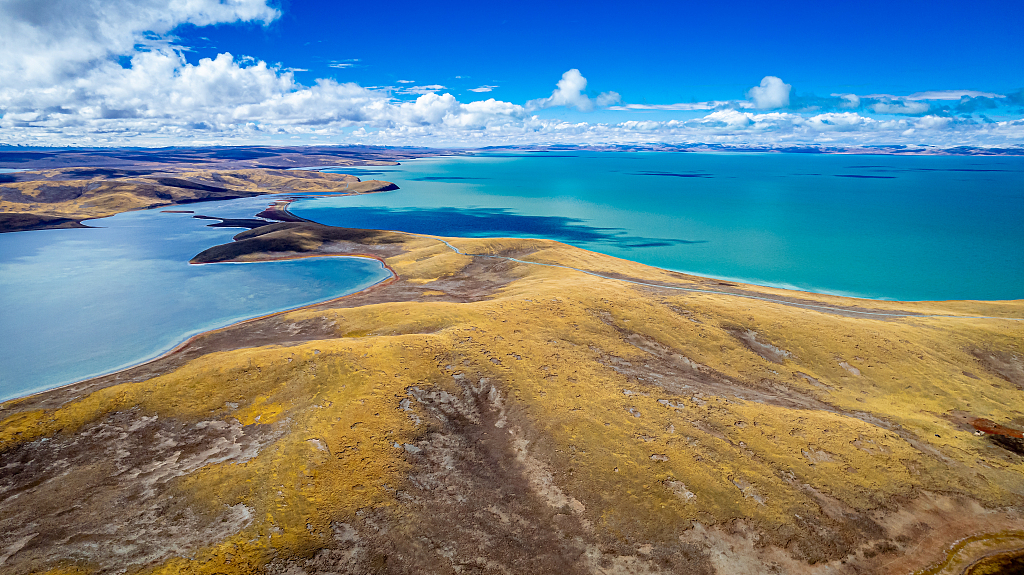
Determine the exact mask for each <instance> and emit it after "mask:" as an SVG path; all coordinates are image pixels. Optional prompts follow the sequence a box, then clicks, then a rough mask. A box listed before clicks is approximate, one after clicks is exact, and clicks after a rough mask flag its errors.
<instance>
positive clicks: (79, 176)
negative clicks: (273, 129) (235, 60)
mask: <svg viewBox="0 0 1024 575" xmlns="http://www.w3.org/2000/svg"><path fill="white" fill-rule="evenodd" d="M110 171H111V170H99V171H98V172H99V173H98V175H91V174H92V172H97V170H83V169H81V168H61V169H54V170H42V171H38V172H23V173H20V174H18V178H20V179H22V180H23V181H16V182H10V183H3V184H0V213H6V214H34V215H37V216H45V217H49V218H67V219H71V220H78V221H81V220H84V219H91V218H103V217H107V216H112V215H114V214H117V213H120V212H125V211H129V210H140V209H146V208H152V207H157V206H166V205H173V204H182V203H189V202H195V201H200V200H216V199H228V198H237V197H246V196H255V195H260V194H270V193H287V192H303V193H365V192H370V191H379V190H380V189H381V188H382V187H384V184H385V183H383V182H377V181H375V180H372V181H367V182H360V181H359V179H358V178H356V177H354V176H349V175H344V174H329V173H320V172H316V171H307V170H267V169H240V170H184V171H174V172H165V173H161V172H156V173H148V174H145V175H130V174H129V175H121V176H120V177H109V175H107V173H108V172H110ZM68 178H74V179H68Z"/></svg>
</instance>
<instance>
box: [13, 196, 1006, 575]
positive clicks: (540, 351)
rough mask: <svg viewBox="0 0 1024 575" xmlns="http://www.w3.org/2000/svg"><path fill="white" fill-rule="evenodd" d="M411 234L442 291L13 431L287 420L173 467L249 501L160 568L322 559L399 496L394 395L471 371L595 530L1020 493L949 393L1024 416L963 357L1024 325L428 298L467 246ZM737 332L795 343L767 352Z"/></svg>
mask: <svg viewBox="0 0 1024 575" xmlns="http://www.w3.org/2000/svg"><path fill="white" fill-rule="evenodd" d="M257 183H258V182H257ZM450 241H451V242H452V243H453V244H454V245H456V246H457V247H458V248H459V249H460V250H462V251H463V252H465V253H471V254H484V253H488V254H510V255H513V256H515V257H520V258H524V259H528V260H533V261H540V262H547V263H559V264H562V265H568V266H572V267H580V268H586V269H589V270H594V271H597V272H599V273H604V274H619V275H621V276H628V277H632V278H640V279H643V280H644V281H661V282H673V283H675V284H676V285H690V286H693V287H698V288H702V289H714V284H713V283H709V282H705V281H704V280H702V279H700V278H694V277H688V276H681V275H680V274H674V273H671V272H666V271H663V270H657V269H652V268H649V267H646V266H642V265H640V264H635V263H632V262H628V261H624V260H618V259H615V258H611V257H607V256H602V255H598V254H593V253H590V252H585V251H583V250H578V249H575V248H570V247H568V246H564V245H561V244H557V243H555V242H545V241H536V240H472V239H452V240H450ZM406 248H407V251H406V252H405V253H403V254H402V255H399V256H396V257H393V258H389V259H388V260H387V262H388V264H389V265H390V266H391V267H392V268H393V269H394V270H396V272H397V273H398V274H399V276H400V277H401V278H402V279H403V280H405V281H407V282H410V283H412V284H413V285H422V286H423V287H424V288H426V289H428V290H429V291H425V292H424V297H423V298H422V299H419V300H413V301H398V302H388V303H378V304H373V305H364V306H360V307H352V308H333V309H326V310H324V309H305V310H299V311H295V312H291V313H289V314H286V315H285V316H284V319H285V320H287V321H293V322H299V321H302V320H307V319H314V318H325V319H327V320H330V321H333V322H334V326H335V328H334V329H335V331H336V334H335V335H336V336H337V337H336V338H331V339H324V340H320V341H314V342H307V343H302V344H297V345H287V346H267V347H260V348H250V349H241V350H236V351H229V352H219V353H212V354H208V355H205V356H203V357H200V358H198V359H196V360H193V361H191V362H189V363H188V364H186V365H185V366H183V367H181V368H180V369H178V370H176V371H174V372H172V373H168V374H165V375H161V376H159V377H155V378H153V379H150V380H148V381H145V382H141V383H126V384H121V385H117V386H113V387H108V388H105V389H101V390H99V391H96V392H94V393H92V394H90V395H88V396H87V397H83V398H81V399H80V400H77V401H75V402H72V403H69V404H67V405H64V406H62V407H60V408H58V409H55V410H52V411H46V412H45V413H44V412H42V411H35V412H27V413H20V414H16V415H13V416H11V417H9V418H8V419H6V420H4V421H3V422H0V450H7V449H10V448H11V447H12V446H14V445H17V444H20V443H22V442H25V441H29V440H32V439H34V438H38V437H42V436H48V435H51V434H54V433H65V434H67V433H74V432H76V430H78V429H80V428H81V427H82V426H83V425H85V424H87V423H89V422H92V421H96V420H97V419H99V418H100V417H102V416H103V415H104V414H107V413H112V412H115V411H119V410H127V409H130V408H138V409H140V410H141V411H142V412H143V413H145V414H157V415H160V416H161V417H172V418H178V419H181V420H186V421H198V420H200V419H208V418H210V417H218V418H223V419H225V420H230V419H238V420H239V421H240V422H241V423H243V424H252V423H260V424H273V425H276V426H279V427H280V428H281V429H282V430H283V435H282V436H281V437H280V439H278V440H277V441H276V442H274V443H273V444H271V445H270V446H268V447H266V448H264V449H263V451H262V452H261V453H260V454H259V455H258V456H257V457H256V458H254V459H252V460H250V461H248V462H247V463H244V464H233V463H222V464H216V465H209V466H207V467H204V468H201V469H199V470H197V471H195V472H194V473H192V474H191V475H189V476H187V477H186V478H185V480H184V481H183V482H182V483H181V485H180V490H181V492H182V493H183V494H186V495H187V496H188V497H189V498H191V500H192V501H194V503H195V505H196V506H197V507H199V508H205V509H209V510H215V509H219V508H221V507H222V506H224V505H233V504H235V503H244V504H245V505H246V506H248V507H249V508H250V509H252V510H253V516H254V520H253V521H252V522H251V523H250V524H249V525H248V526H247V527H245V528H244V529H243V531H242V532H240V533H237V534H236V535H234V536H233V537H231V538H229V539H228V540H226V541H222V542H217V543H216V544H213V545H211V546H210V547H208V548H206V549H205V550H202V551H201V552H200V553H199V554H197V555H196V556H195V557H194V558H185V557H176V558H172V559H170V560H169V561H168V562H166V563H165V564H163V565H160V566H157V567H154V568H152V569H151V570H150V571H147V572H152V573H171V572H174V573H179V572H185V573H197V574H198V573H244V572H251V571H252V570H254V569H256V568H257V567H258V566H260V565H263V564H265V563H266V562H267V561H269V560H270V559H271V558H273V557H287V556H309V555H310V554H312V553H313V552H314V550H316V549H317V548H318V547H320V546H321V545H322V544H323V543H324V541H326V540H327V539H328V538H329V537H330V531H331V524H332V522H340V521H346V520H349V519H350V518H351V517H353V514H355V513H356V512H357V510H359V509H369V508H378V509H379V508H391V509H392V510H393V512H394V513H397V514H401V513H403V511H402V508H401V503H400V502H399V501H398V500H396V498H395V492H396V490H399V489H401V488H402V485H403V482H405V481H406V478H407V475H408V469H409V466H410V463H409V461H408V459H407V458H406V456H405V451H404V450H403V449H402V447H401V446H402V445H404V444H405V443H408V442H410V441H413V440H415V438H416V437H418V434H420V433H422V432H421V431H420V428H419V427H418V426H417V425H416V423H415V421H414V420H413V419H412V418H411V417H410V415H415V414H417V413H418V414H419V416H420V417H424V414H423V413H421V412H417V404H416V402H412V403H411V406H410V410H411V411H405V410H403V409H401V406H400V402H402V400H403V399H406V398H408V397H409V394H408V389H409V388H410V387H412V386H416V387H419V388H421V389H446V390H450V391H451V392H452V393H456V392H457V391H458V388H457V386H456V385H455V383H453V375H458V374H463V375H465V376H466V377H471V378H480V377H486V378H488V380H490V381H493V382H496V383H497V385H498V387H499V388H500V390H501V393H502V394H504V396H505V397H507V398H508V401H509V403H510V404H511V405H513V406H514V409H515V413H516V414H517V417H518V418H519V421H521V422H528V428H529V434H530V440H531V444H530V445H531V447H530V449H531V451H532V452H533V453H535V456H536V457H538V458H540V459H541V460H542V461H543V462H544V463H545V465H547V466H548V467H549V468H550V469H551V470H552V472H553V473H554V476H555V477H556V478H557V479H556V482H557V483H558V485H559V487H560V488H561V489H562V490H563V491H564V492H565V493H566V494H568V495H571V496H572V497H574V498H575V499H577V500H579V501H580V502H582V503H583V505H584V506H585V508H586V510H585V512H584V513H585V516H586V517H587V518H588V519H589V520H590V521H591V522H592V523H593V525H594V528H595V529H599V530H604V531H606V532H610V533H615V534H619V536H621V537H624V538H627V539H630V540H634V539H643V540H652V541H658V540H667V539H670V538H672V537H675V534H677V532H678V525H680V524H685V523H686V522H687V521H690V520H698V521H701V522H702V523H704V524H713V523H722V522H725V521H728V520H730V519H734V518H748V519H750V520H752V521H755V522H756V524H757V525H760V526H761V527H762V528H763V529H765V530H766V531H768V532H780V533H782V531H779V530H780V529H782V530H783V531H784V528H786V526H790V525H792V524H793V522H794V519H793V518H794V516H797V517H804V518H814V517H823V516H824V515H827V514H828V513H829V512H830V511H829V509H833V510H838V511H836V512H838V513H843V512H846V511H854V510H855V511H864V510H869V509H874V508H877V507H879V506H882V505H886V504H887V503H888V502H890V501H893V500H894V498H898V497H902V496H909V495H911V494H913V493H915V492H918V491H920V490H929V491H942V492H956V493H962V494H964V495H968V496H970V497H972V498H975V499H977V500H978V501H980V502H982V503H983V504H984V505H987V506H1011V505H1012V506H1019V505H1021V503H1022V499H1021V494H1022V493H1024V480H1022V478H1024V465H1022V463H1021V459H1020V458H1019V457H1017V458H1013V457H1010V456H1007V455H1005V454H1004V453H1003V452H1001V451H999V450H998V449H996V448H993V447H992V446H990V445H989V444H988V443H987V442H986V441H985V440H984V438H980V437H976V436H975V435H973V434H972V433H971V432H970V430H965V429H962V428H961V427H959V426H958V425H957V424H956V423H955V422H953V421H952V420H951V419H950V418H948V417H947V415H948V414H949V413H950V412H952V411H954V410H957V411H964V412H969V413H971V414H973V415H975V416H977V417H985V418H988V419H991V420H993V421H996V422H1011V423H1012V422H1016V423H1017V424H1020V423H1021V422H1022V421H1024V419H1022V418H1024V411H1022V410H1024V401H1022V395H1021V393H1022V392H1021V390H1020V389H1018V388H1017V387H1016V386H1014V385H1013V384H1012V383H1010V382H1008V381H1006V380H1005V379H1002V378H1000V377H999V376H998V375H997V374H995V373H993V372H991V371H987V370H985V369H984V367H979V366H978V360H977V359H976V358H975V357H974V356H972V355H971V350H972V349H975V348H979V349H986V350H992V351H998V352H1005V353H1015V354H1024V323H1022V322H1020V321H1008V320H1002V319H966V318H957V317H910V318H908V317H901V318H889V317H884V316H879V317H877V318H872V317H865V316H859V317H851V316H848V315H841V314H837V313H829V312H825V311H815V310H812V309H807V308H801V307H794V306H789V305H783V304H780V303H774V302H768V301H761V300H756V299H746V298H740V297H735V296H731V295H722V294H708V293H689V292H681V291H670V290H659V289H653V288H647V287H642V286H637V285H632V284H629V283H625V282H622V281H617V280H613V279H601V278H598V277H595V276H592V275H586V274H583V273H581V272H579V271H573V270H569V269H565V268H559V267H543V266H529V265H523V264H511V263H510V264H508V269H507V270H506V273H507V276H508V282H507V283H506V284H505V285H504V287H501V288H500V289H499V290H498V291H497V293H494V294H492V295H491V296H490V297H487V298H484V299H481V300H480V301H475V302H470V303H455V302H451V301H438V300H434V299H431V298H432V297H436V296H440V295H444V294H445V293H446V291H445V290H446V288H445V287H444V286H443V285H440V283H441V282H440V281H439V280H443V279H445V278H452V277H454V276H456V275H458V274H460V273H464V270H465V267H466V266H467V265H468V264H469V263H470V262H471V261H472V258H470V257H467V256H462V255H458V254H455V253H454V252H453V251H451V250H450V249H448V248H447V247H446V246H444V245H443V244H441V243H440V242H436V241H434V240H432V239H425V238H421V239H416V240H410V242H409V243H408V244H407V246H406ZM522 254H527V255H522ZM741 287H744V288H745V289H748V290H750V292H751V293H754V292H756V293H757V294H758V295H759V296H763V297H799V298H801V299H802V300H806V301H809V302H817V303H820V304H827V305H842V306H851V305H853V306H860V307H861V308H865V309H866V308H870V309H874V310H903V311H910V312H916V313H921V314H926V315H945V316H956V315H972V316H982V315H984V316H997V315H998V316H1007V317H1009V316H1012V317H1018V318H1020V317H1024V302H1019V301H1018V302H992V303H987V302H949V303H944V302H938V303H937V302H921V303H895V302H874V301H870V302H865V301H854V300H850V299H846V298H839V297H833V296H821V295H814V294H797V293H794V292H786V291H784V290H773V289H767V288H755V287H752V286H741ZM737 330H739V331H745V330H749V331H751V332H754V333H755V334H756V337H757V339H758V341H761V342H764V343H766V344H770V345H772V346H775V347H776V348H778V349H780V350H782V351H784V352H786V353H788V354H789V355H788V357H785V359H784V360H783V361H782V362H781V363H775V362H772V361H769V360H768V359H765V358H764V357H762V356H761V355H759V354H758V353H756V352H755V351H753V350H752V349H751V348H750V347H749V346H748V345H745V344H744V342H743V341H741V340H740V339H739V338H738V337H737V336H736V333H737ZM644 346H647V347H646V348H644ZM652 346H653V347H657V348H658V349H662V350H664V353H662V354H661V355H662V356H663V357H661V358H660V359H659V358H656V357H654V356H653V355H652V353H651V352H650V349H651V348H652ZM645 349H646V350H645ZM665 357H670V358H671V357H674V358H676V359H674V360H673V361H676V363H675V364H674V365H676V366H679V365H690V366H694V365H697V366H698V368H693V369H706V370H708V371H707V372H708V373H712V372H713V373H715V374H717V375H716V376H715V377H718V378H719V380H720V385H718V384H715V385H703V386H702V385H700V384H697V383H693V382H688V381H682V383H681V384H678V385H675V384H673V385H672V386H670V385H666V384H665V382H659V381H656V380H653V379H652V380H649V381H639V380H636V379H634V378H631V377H630V376H629V375H628V369H627V368H628V367H631V366H632V367H635V366H644V365H648V364H651V365H653V364H656V363H657V362H659V361H668V360H666V359H665ZM679 358H684V359H679ZM684 360H685V361H684ZM686 361H688V362H690V363H689V364H687V363H686ZM680 362H681V363H680ZM622 366H626V367H625V368H623V367H622ZM699 366H703V368H700V367H699ZM617 368H620V369H618V370H617ZM680 369H682V368H680ZM965 372H971V374H970V375H968V374H966V373H965ZM716 385H717V387H716ZM736 390H740V391H743V390H745V391H743V393H746V395H745V396H744V397H747V399H743V398H742V397H741V396H743V393H739V394H738V393H737V392H736ZM775 397H782V398H786V397H796V398H803V401H805V403H806V405H802V406H801V405H791V404H788V403H786V402H785V401H782V400H776V399H772V398H775ZM524 425H526V423H524ZM211 512H212V511H211ZM781 536H782V535H780V537H781Z"/></svg>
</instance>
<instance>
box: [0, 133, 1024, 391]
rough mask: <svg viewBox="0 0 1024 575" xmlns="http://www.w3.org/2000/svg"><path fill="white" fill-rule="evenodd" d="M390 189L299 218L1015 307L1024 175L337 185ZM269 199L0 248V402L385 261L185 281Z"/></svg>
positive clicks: (576, 169)
mask: <svg viewBox="0 0 1024 575" xmlns="http://www.w3.org/2000/svg"><path fill="white" fill-rule="evenodd" d="M332 171H337V172H344V173H352V174H355V175H358V176H360V177H361V178H363V179H372V178H376V179H383V180H389V181H393V182H395V183H397V184H398V185H399V186H400V187H401V189H400V190H397V191H394V192H387V193H379V194H368V195H361V196H335V197H306V198H303V199H300V200H298V201H296V202H295V203H294V204H292V206H291V210H292V212H293V213H295V214H297V215H300V216H302V217H306V218H309V219H311V220H314V221H317V222H320V223H324V224H330V225H337V226H345V227H356V228H376V229H390V230H401V231H408V232H415V233H426V234H433V235H442V236H472V237H488V236H491V237H500V236H515V237H538V238H550V239H555V240H560V241H563V242H567V243H570V244H573V245H576V246H580V247H583V248H586V249H590V250H594V251H598V252H602V253H606V254H611V255H614V256H618V257H623V258H628V259H632V260H636V261H640V262H643V263H647V264H650V265H654V266H659V267H663V268H668V269H673V270H678V271H682V272H690V273H695V274H699V275H706V276H712V277H718V278H723V279H732V280H739V281H745V282H751V283H757V284H763V285H771V286H779V287H792V288H798V289H803V290H810V291H817V292H826V293H837V294H844V295H854V296H859V297H868V298H880V299H897V300H936V299H1018V298H1024V257H1022V253H1024V158H1014V157H938V156H930V157H929V156H917V157H913V156H908V157H902V156H846V155H798V154H788V155H783V154H737V153H734V154H689V153H626V152H622V153H619V152H571V153H569V152H561V153H520V154H484V155H478V156H473V157H465V156H463V157H440V158H426V159H419V160H413V161H409V162H406V163H405V164H404V165H402V166H396V167H386V168H363V169H354V168H344V169H337V170H332ZM277 197H278V196H262V197H257V198H247V199H240V200H228V201H220V202H204V203H199V204H190V205H188V206H185V207H178V208H164V209H155V210H145V211H138V212H128V213H124V214H119V215H116V216H113V217H110V218H105V219H101V220H92V221H89V222H87V224H89V225H91V226H97V227H96V229H67V230H45V231H33V232H19V233H8V234H0V306H2V307H0V309H2V310H3V315H2V317H3V323H2V328H3V332H2V334H3V335H2V340H0V399H8V398H12V397H17V396H21V395H25V394H27V393H31V392H34V391H39V390H43V389H48V388H52V387H56V386H59V385H62V384H65V383H71V382H75V381H80V380H83V379H86V378H89V377H92V376H96V375H101V374H105V373H110V372H113V371H117V370H119V369H122V368H124V367H128V366H131V365H134V364H137V363H140V362H142V361H145V360H147V359H150V358H153V357H156V356H158V355H160V354H162V353H164V352H166V351H168V350H170V349H172V348H173V347H174V346H176V345H178V344H179V343H181V342H183V341H185V340H186V339H188V338H189V337H191V336H192V335H194V334H197V333H200V332H203V331H207V330H210V329H215V328H218V327H223V326H225V325H229V324H231V323H235V322H237V321H240V320H243V319H247V318H251V317H257V316H261V315H264V314H268V313H273V312H276V311H281V310H286V309H291V308H295V307H299V306H302V305H306V304H310V303H314V302H317V301H322V300H326V299H331V298H334V297H338V296H341V295H344V294H347V293H352V292H355V291H358V290H361V289H364V288H366V287H368V286H370V285H373V284H374V283H377V282H379V281H381V280H383V279H385V278H387V277H388V275H389V274H388V272H387V271H386V270H385V269H383V267H382V266H381V265H380V264H379V262H376V261H373V260H367V259H356V258H337V257H335V258H315V259H303V260H294V261H281V262H263V263H251V264H212V265H202V266H193V265H189V264H188V261H189V259H191V258H192V256H194V255H196V254H198V253H199V252H201V251H203V250H204V249H206V248H208V247H210V246H214V245H217V244H221V243H225V242H229V241H231V236H232V235H234V234H236V233H238V232H239V231H240V230H239V229H232V228H210V227H206V224H208V223H209V221H203V220H198V219H194V218H192V214H181V213H165V212H164V211H163V210H165V209H180V210H194V211H195V212H196V214H202V215H208V216H218V217H225V218H248V217H252V216H253V215H254V214H256V213H258V212H259V211H261V210H262V209H263V208H264V207H266V206H267V205H268V204H269V203H270V202H272V201H273V200H274V199H276V198H277Z"/></svg>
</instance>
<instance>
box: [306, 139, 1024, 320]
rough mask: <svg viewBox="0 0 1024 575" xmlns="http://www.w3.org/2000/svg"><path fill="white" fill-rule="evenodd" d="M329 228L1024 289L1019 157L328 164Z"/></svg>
mask: <svg viewBox="0 0 1024 575" xmlns="http://www.w3.org/2000/svg"><path fill="white" fill-rule="evenodd" d="M329 171H336V172H342V173H351V174H354V175H356V176H359V177H361V178H363V179H369V178H377V179H383V180H387V181H391V182H395V183H396V184H398V186H399V188H400V189H399V190H397V191H394V192H388V193H384V194H370V195H365V196H348V197H335V198H307V199H302V200H299V201H297V202H295V203H294V204H292V206H291V211H292V212H293V213H295V214H296V215H299V216H301V217H304V218H308V219H311V220H313V221H316V222H320V223H323V224H328V225H335V226H344V227H355V228H374V229H389V230H399V231H407V232H414V233H425V234H435V235H448V236H471V237H502V236H504V237H509V236H512V237H536V238H547V239H554V240H559V241H563V242H566V243H570V244H573V245H576V246H579V247H582V248H586V249H590V250H593V251H597V252H601V253H605V254H609V255H613V256H617V257H622V258H626V259H630V260H634V261H639V262H642V263H645V264H649V265H654V266H658V267H661V268H667V269H671V270H676V271H681V272H688V273H694V274H698V275H703V276H710V277H717V278H722V279H729V280H737V281H743V282H749V283H755V284H761V285H769V286H776V287H784V288H795V289H801V290H807V291H814V292H821V293H834V294H839V295H850V296H856V297H863V298H874V299H891V300H907V301H915V300H951V299H981V300H999V299H1019V298H1024V257H1021V253H1022V247H1024V157H1006V156H1002V157H975V156H969V157H965V156H881V155H878V156H875V155H870V156H868V155H840V154H767V153H756V154H755V153H749V154H748V153H725V154H713V153H672V152H588V151H559V152H551V153H546V152H529V153H525V152H524V153H514V154H511V153H505V154H502V153H491V154H487V153H485V154H476V155H472V156H450V157H438V158H424V159H416V160H410V161H406V162H404V163H403V165H401V166H396V167H373V168H364V169H355V168H349V167H345V168H339V169H334V170H329Z"/></svg>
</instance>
